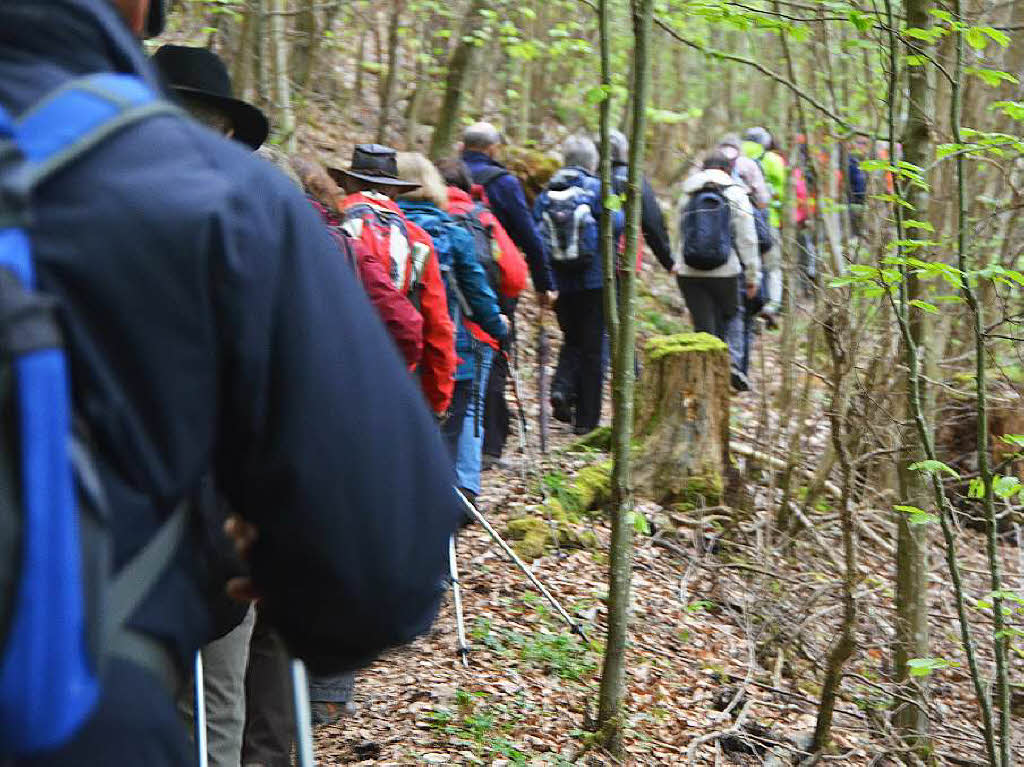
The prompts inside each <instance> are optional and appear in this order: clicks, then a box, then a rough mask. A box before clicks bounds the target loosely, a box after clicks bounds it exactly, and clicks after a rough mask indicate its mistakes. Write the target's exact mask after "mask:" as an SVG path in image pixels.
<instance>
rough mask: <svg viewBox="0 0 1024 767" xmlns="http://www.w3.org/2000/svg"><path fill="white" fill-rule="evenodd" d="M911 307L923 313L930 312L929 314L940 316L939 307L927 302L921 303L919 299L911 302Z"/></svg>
mask: <svg viewBox="0 0 1024 767" xmlns="http://www.w3.org/2000/svg"><path fill="white" fill-rule="evenodd" d="M910 305H911V306H916V307H917V308H918V309H920V310H922V311H925V312H928V313H929V314H938V313H939V307H937V306H936V305H935V304H930V303H928V302H927V301H921V300H920V299H917V298H915V299H914V300H913V301H911V302H910Z"/></svg>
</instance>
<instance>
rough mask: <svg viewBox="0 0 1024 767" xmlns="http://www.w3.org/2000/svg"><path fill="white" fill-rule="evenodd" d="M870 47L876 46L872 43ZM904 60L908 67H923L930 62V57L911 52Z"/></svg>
mask: <svg viewBox="0 0 1024 767" xmlns="http://www.w3.org/2000/svg"><path fill="white" fill-rule="evenodd" d="M870 47H872V48H874V47H876V46H875V45H874V44H872V45H871V46H870ZM903 60H904V61H905V62H907V66H908V67H923V66H924V65H925V64H927V63H928V57H927V56H922V55H920V54H919V53H911V54H909V55H907V56H904V57H903Z"/></svg>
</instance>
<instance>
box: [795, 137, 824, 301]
mask: <svg viewBox="0 0 1024 767" xmlns="http://www.w3.org/2000/svg"><path fill="white" fill-rule="evenodd" d="M796 140H797V145H796V160H795V161H794V163H793V169H792V171H791V172H790V183H792V185H793V227H794V228H795V230H796V245H797V254H798V256H799V259H798V265H799V268H800V293H801V295H802V296H803V297H804V298H807V297H809V296H810V295H811V292H812V289H813V285H814V283H815V281H816V280H817V273H818V264H817V261H818V253H817V247H816V245H815V242H814V241H815V233H814V227H815V216H814V212H815V208H816V205H817V203H816V201H815V199H814V193H813V189H812V184H813V180H814V169H813V168H812V167H811V164H810V158H809V156H808V154H807V143H806V139H805V137H804V136H803V134H798V135H797V137H796Z"/></svg>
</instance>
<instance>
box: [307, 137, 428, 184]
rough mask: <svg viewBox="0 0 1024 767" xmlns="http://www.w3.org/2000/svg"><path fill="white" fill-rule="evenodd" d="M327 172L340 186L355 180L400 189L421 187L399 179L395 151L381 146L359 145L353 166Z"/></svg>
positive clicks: (353, 153)
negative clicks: (347, 181) (349, 180)
mask: <svg viewBox="0 0 1024 767" xmlns="http://www.w3.org/2000/svg"><path fill="white" fill-rule="evenodd" d="M327 172H328V173H329V174H330V175H331V178H333V179H334V180H335V181H337V182H338V183H339V184H340V183H343V182H344V180H345V179H346V178H354V179H358V180H359V181H365V182H367V183H369V184H379V185H380V186H393V187H396V188H398V189H416V188H417V187H419V186H420V184H417V183H416V182H415V181H406V180H405V179H401V178H399V177H398V162H397V161H396V160H395V150H394V149H392V148H391V147H388V146H381V145H380V144H357V145H356V147H355V149H353V150H352V166H351V167H350V168H349V169H348V170H345V169H343V168H328V169H327Z"/></svg>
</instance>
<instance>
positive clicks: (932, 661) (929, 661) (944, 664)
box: [907, 658, 960, 676]
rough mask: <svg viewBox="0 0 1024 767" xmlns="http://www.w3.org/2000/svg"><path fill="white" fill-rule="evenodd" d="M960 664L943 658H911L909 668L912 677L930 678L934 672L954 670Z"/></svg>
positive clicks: (908, 663) (908, 662)
mask: <svg viewBox="0 0 1024 767" xmlns="http://www.w3.org/2000/svg"><path fill="white" fill-rule="evenodd" d="M959 665H960V664H959V663H957V662H956V661H952V660H945V659H943V658H911V659H910V660H908V661H907V668H908V669H909V670H910V675H911V676H928V675H929V674H931V673H932V672H933V671H941V670H942V669H947V668H954V667H957V666H959Z"/></svg>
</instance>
